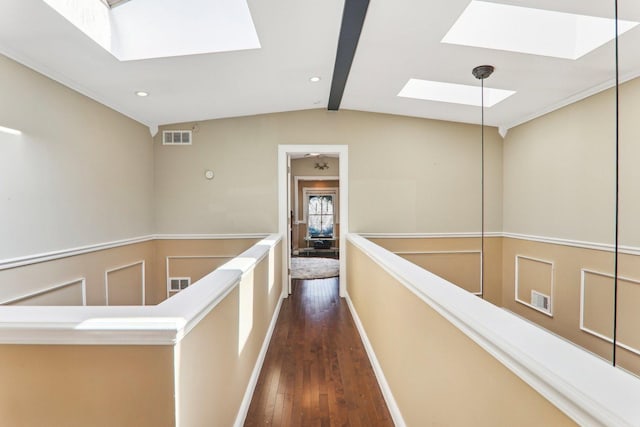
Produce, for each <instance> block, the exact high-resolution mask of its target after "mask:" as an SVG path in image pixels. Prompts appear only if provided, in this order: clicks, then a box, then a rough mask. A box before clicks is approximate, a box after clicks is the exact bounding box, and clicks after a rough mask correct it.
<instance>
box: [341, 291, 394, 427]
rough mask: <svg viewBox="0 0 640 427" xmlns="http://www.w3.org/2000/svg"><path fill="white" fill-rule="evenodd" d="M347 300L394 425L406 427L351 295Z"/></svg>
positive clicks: (347, 296) (347, 295)
mask: <svg viewBox="0 0 640 427" xmlns="http://www.w3.org/2000/svg"><path fill="white" fill-rule="evenodd" d="M345 300H346V301H347V305H348V306H349V311H350V312H351V317H353V322H354V323H355V324H356V328H357V329H358V333H359V334H360V339H362V343H363V344H364V348H365V350H366V352H367V356H369V361H370V362H371V366H372V367H373V372H374V373H375V375H376V379H377V380H378V384H379V385H380V390H382V396H383V397H384V400H385V402H386V403H387V407H388V408H389V412H390V413H391V418H392V419H393V423H394V424H395V425H396V427H406V424H405V422H404V418H402V413H401V412H400V408H399V407H398V404H397V403H396V399H395V398H394V397H393V393H392V392H391V388H390V387H389V383H388V382H387V379H386V378H385V376H384V372H383V371H382V366H380V363H379V362H378V358H377V357H376V353H375V351H373V346H372V345H371V341H369V337H367V333H366V332H365V330H364V326H363V325H362V322H361V321H360V317H358V313H356V309H355V307H354V306H353V303H352V302H351V298H349V294H346V296H345Z"/></svg>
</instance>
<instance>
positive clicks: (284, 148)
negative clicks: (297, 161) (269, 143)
mask: <svg viewBox="0 0 640 427" xmlns="http://www.w3.org/2000/svg"><path fill="white" fill-rule="evenodd" d="M307 153H319V154H333V155H337V156H338V159H339V166H338V172H339V173H338V179H339V181H340V184H339V188H340V194H339V196H338V197H339V200H340V202H339V203H340V212H339V218H340V233H339V236H338V239H339V246H340V252H339V253H340V296H341V297H345V296H346V294H347V256H346V255H347V253H346V243H347V242H346V236H347V233H348V232H349V146H348V145H278V233H280V235H281V236H282V242H283V244H282V272H283V274H282V281H283V283H282V285H283V286H282V296H283V297H284V298H286V297H288V296H289V294H290V293H291V280H290V274H289V268H290V265H289V264H290V260H291V242H290V237H291V236H290V235H289V232H288V220H289V218H290V212H289V210H288V209H287V206H289V203H288V200H290V198H291V195H290V194H289V191H287V189H288V187H289V184H288V182H287V175H288V172H289V171H288V170H287V165H288V159H289V157H290V155H291V154H307Z"/></svg>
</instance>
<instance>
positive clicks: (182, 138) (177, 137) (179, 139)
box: [162, 130, 192, 145]
mask: <svg viewBox="0 0 640 427" xmlns="http://www.w3.org/2000/svg"><path fill="white" fill-rule="evenodd" d="M191 140H192V133H191V131H190V130H163V131H162V145H191Z"/></svg>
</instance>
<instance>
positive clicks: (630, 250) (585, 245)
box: [360, 231, 640, 255]
mask: <svg viewBox="0 0 640 427" xmlns="http://www.w3.org/2000/svg"><path fill="white" fill-rule="evenodd" d="M484 235H485V237H504V238H509V239H518V240H528V241H532V242H540V243H550V244H554V245H562V246H569V247H575V248H582V249H593V250H598V251H605V252H614V250H615V246H614V245H613V244H610V243H597V242H587V241H582V240H571V239H563V238H559V237H545V236H535V235H530V234H519V233H510V232H499V231H491V232H488V233H485V234H484ZM360 236H362V237H365V238H367V239H454V238H472V237H480V236H481V233H479V232H452V233H360ZM618 249H619V252H620V253H623V254H628V255H640V247H638V246H625V245H622V246H620V247H619V248H618Z"/></svg>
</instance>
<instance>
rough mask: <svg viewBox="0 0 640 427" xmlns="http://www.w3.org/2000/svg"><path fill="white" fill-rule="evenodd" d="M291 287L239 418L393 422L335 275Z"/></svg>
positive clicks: (261, 422) (291, 422) (250, 422)
mask: <svg viewBox="0 0 640 427" xmlns="http://www.w3.org/2000/svg"><path fill="white" fill-rule="evenodd" d="M292 288H293V289H292V294H291V296H290V297H289V298H288V299H286V300H285V301H284V302H283V305H282V309H281V312H280V316H279V318H278V323H277V325H276V328H275V331H274V333H273V337H272V339H271V343H270V345H269V350H268V352H267V355H266V358H265V361H264V365H263V367H262V371H261V373H260V377H259V379H258V384H257V386H256V390H255V392H254V395H253V399H252V401H251V406H250V408H249V413H248V415H247V418H246V422H245V426H247V427H248V426H256V427H258V426H267V425H268V426H305V427H306V426H322V427H324V426H352V427H355V426H393V422H392V421H391V416H390V414H389V411H388V409H387V406H386V403H385V402H384V399H383V397H382V393H381V392H380V388H379V386H378V383H377V381H376V378H375V375H374V373H373V370H372V368H371V365H370V363H369V359H368V358H367V354H366V352H365V350H364V346H363V345H362V342H361V340H360V336H359V335H358V331H357V329H356V327H355V325H354V323H353V319H352V317H351V314H350V312H349V308H348V306H347V303H346V302H345V301H344V300H343V299H341V298H340V297H339V296H338V279H337V278H332V279H320V280H295V281H294V283H293V286H292Z"/></svg>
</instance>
